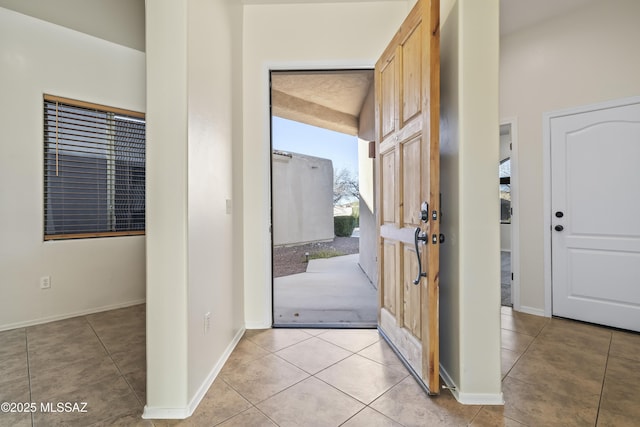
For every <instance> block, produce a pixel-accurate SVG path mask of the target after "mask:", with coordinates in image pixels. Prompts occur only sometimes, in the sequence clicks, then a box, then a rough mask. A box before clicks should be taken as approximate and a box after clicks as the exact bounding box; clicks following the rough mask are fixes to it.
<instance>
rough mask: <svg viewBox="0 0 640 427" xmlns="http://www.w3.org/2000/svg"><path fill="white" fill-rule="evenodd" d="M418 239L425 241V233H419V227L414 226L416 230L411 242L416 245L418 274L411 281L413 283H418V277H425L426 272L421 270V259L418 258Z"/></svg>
mask: <svg viewBox="0 0 640 427" xmlns="http://www.w3.org/2000/svg"><path fill="white" fill-rule="evenodd" d="M418 240H422V241H423V242H426V241H427V235H426V234H424V233H421V230H420V227H416V232H415V233H414V234H413V242H414V243H415V245H416V257H418V276H417V277H416V280H414V281H413V284H414V285H417V284H419V283H420V279H421V278H423V277H427V273H425V272H424V271H422V260H421V259H420V248H419V247H418Z"/></svg>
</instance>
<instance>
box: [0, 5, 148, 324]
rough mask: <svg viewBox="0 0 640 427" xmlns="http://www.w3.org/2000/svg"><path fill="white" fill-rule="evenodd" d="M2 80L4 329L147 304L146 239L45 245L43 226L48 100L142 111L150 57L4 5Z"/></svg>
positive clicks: (0, 299)
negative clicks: (44, 281) (44, 279)
mask: <svg viewBox="0 0 640 427" xmlns="http://www.w3.org/2000/svg"><path fill="white" fill-rule="evenodd" d="M0 76H1V78H0V93H1V94H2V96H0V127H1V128H2V133H3V135H2V138H0V149H1V152H2V155H1V156H0V163H1V165H2V167H0V218H2V221H1V222H0V236H2V237H1V238H0V330H4V329H12V328H16V327H20V326H25V325H30V324H35V323H42V322H46V321H51V320H56V319H61V318H66V317H72V316H77V315H81V314H86V313H90V312H95V311H100V310H106V309H110V308H117V307H123V306H126V305H131V304H135V303H142V302H144V299H145V288H144V283H145V260H144V257H145V237H144V236H131V237H111V238H97V239H78V240H64V241H48V242H44V241H43V234H44V231H43V220H42V215H43V211H44V207H43V197H44V196H43V194H44V188H43V182H44V178H43V166H42V165H43V94H45V93H46V94H52V95H58V96H62V97H67V98H72V99H78V100H82V101H88V102H94V103H98V104H103V105H110V106H115V107H121V108H126V109H130V110H134V111H141V112H144V111H145V91H144V81H145V55H144V53H142V52H140V51H137V50H134V49H131V48H127V47H123V46H120V45H116V44H113V43H109V42H106V41H104V40H100V39H97V38H95V37H91V36H88V35H86V34H82V33H79V32H76V31H73V30H69V29H67V28H64V27H60V26H58V25H55V24H51V23H48V22H45V21H41V20H39V19H35V18H32V17H29V16H26V15H23V14H20V13H17V12H13V11H10V10H8V9H4V8H0ZM41 276H51V288H50V289H48V290H41V289H40V286H39V281H40V277H41Z"/></svg>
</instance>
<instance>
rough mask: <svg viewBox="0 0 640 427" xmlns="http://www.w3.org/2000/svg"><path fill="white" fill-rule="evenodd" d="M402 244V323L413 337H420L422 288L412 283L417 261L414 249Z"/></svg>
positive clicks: (416, 269)
mask: <svg viewBox="0 0 640 427" xmlns="http://www.w3.org/2000/svg"><path fill="white" fill-rule="evenodd" d="M403 246H404V275H403V278H402V284H403V288H404V289H403V290H404V294H403V297H404V301H403V302H402V303H403V305H404V325H405V327H406V328H407V330H409V331H410V332H411V333H412V334H413V336H414V337H416V338H420V328H421V326H422V322H421V320H422V317H421V311H420V308H421V307H420V301H421V300H422V298H421V292H422V288H421V287H420V286H416V285H414V284H413V279H414V278H415V275H416V272H417V271H418V263H417V261H416V251H415V249H414V248H413V247H412V245H407V244H403Z"/></svg>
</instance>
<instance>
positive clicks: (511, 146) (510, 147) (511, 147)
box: [509, 142, 513, 151]
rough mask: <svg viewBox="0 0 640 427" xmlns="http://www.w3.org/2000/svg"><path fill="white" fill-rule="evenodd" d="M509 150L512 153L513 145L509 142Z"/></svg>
mask: <svg viewBox="0 0 640 427" xmlns="http://www.w3.org/2000/svg"><path fill="white" fill-rule="evenodd" d="M509 150H512V151H513V144H512V143H511V142H510V143H509Z"/></svg>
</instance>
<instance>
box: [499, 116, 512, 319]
mask: <svg viewBox="0 0 640 427" xmlns="http://www.w3.org/2000/svg"><path fill="white" fill-rule="evenodd" d="M512 147H513V144H512V137H511V123H505V124H502V125H500V165H499V167H498V172H499V180H500V182H499V185H500V295H501V304H502V305H503V306H507V307H513V286H512V284H513V269H512V265H511V258H512V257H511V255H512V251H511V249H512V238H511V236H512V227H513V225H512V220H511V219H512V214H513V207H512V191H511V190H512V185H511V174H512V155H511V153H512Z"/></svg>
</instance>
